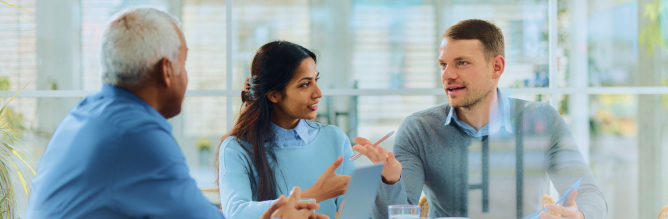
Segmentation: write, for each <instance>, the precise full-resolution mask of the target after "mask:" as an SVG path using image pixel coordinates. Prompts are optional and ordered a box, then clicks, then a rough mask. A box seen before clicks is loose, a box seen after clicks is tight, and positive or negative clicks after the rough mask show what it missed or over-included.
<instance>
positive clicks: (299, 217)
mask: <svg viewBox="0 0 668 219" xmlns="http://www.w3.org/2000/svg"><path fill="white" fill-rule="evenodd" d="M301 193H302V192H301V189H300V188H299V187H295V188H294V189H292V193H291V194H290V197H288V198H285V196H283V195H281V197H280V198H279V199H278V200H277V201H276V202H274V204H273V205H271V207H269V209H267V211H266V212H264V214H263V215H262V217H260V219H270V218H283V219H329V217H328V216H327V215H323V214H317V213H314V212H313V210H315V209H318V208H319V207H320V205H318V204H317V203H313V202H299V198H300V197H301Z"/></svg>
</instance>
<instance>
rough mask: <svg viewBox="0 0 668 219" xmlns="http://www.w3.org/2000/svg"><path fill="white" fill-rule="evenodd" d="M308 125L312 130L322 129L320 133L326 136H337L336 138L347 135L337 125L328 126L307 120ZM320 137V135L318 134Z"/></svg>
mask: <svg viewBox="0 0 668 219" xmlns="http://www.w3.org/2000/svg"><path fill="white" fill-rule="evenodd" d="M306 125H308V126H309V127H310V128H317V129H320V133H324V134H325V135H328V136H330V135H335V136H346V138H347V135H346V133H345V132H343V130H341V128H339V127H337V126H335V125H328V124H324V123H319V122H316V121H311V120H306ZM318 135H320V134H318Z"/></svg>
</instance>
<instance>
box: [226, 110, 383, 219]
mask: <svg viewBox="0 0 668 219" xmlns="http://www.w3.org/2000/svg"><path fill="white" fill-rule="evenodd" d="M271 126H272V130H273V131H274V132H275V134H276V140H275V141H274V142H270V143H268V144H267V148H271V149H273V150H274V152H275V154H276V157H277V159H278V161H277V163H276V164H275V165H273V170H274V174H275V176H276V183H277V187H278V188H277V190H278V193H279V196H280V194H283V195H286V196H288V195H289V193H290V191H291V190H292V188H293V187H295V186H299V187H300V188H301V189H302V191H304V190H306V189H308V188H310V187H311V186H313V184H314V183H315V182H316V180H318V178H319V177H320V176H321V175H322V173H323V172H324V171H325V169H327V168H328V167H329V166H330V165H332V163H334V161H335V160H336V159H337V158H338V157H339V156H343V163H342V164H341V166H339V167H338V168H337V169H336V174H340V175H351V174H352V172H353V170H354V169H355V163H354V162H351V161H349V160H348V158H350V157H351V156H352V155H353V151H352V147H351V145H350V140H349V139H348V136H346V134H345V133H343V131H341V129H339V128H337V127H336V126H331V125H322V124H319V123H316V122H311V121H307V120H302V121H300V122H299V124H298V125H297V126H296V127H295V128H294V129H291V130H286V129H282V128H280V127H278V126H276V125H274V124H272V125H271ZM281 142H282V143H281ZM240 143H241V144H243V146H242V145H241V144H240ZM271 145H273V146H271ZM244 147H246V148H250V145H249V144H248V143H247V142H245V141H238V139H237V138H236V137H234V136H232V137H228V138H226V139H225V140H223V142H222V144H221V145H220V153H219V155H218V156H219V157H218V159H219V177H220V180H219V182H218V183H219V184H218V186H219V189H220V203H221V206H222V209H223V214H224V215H225V217H228V218H259V217H260V216H261V215H262V213H263V212H264V211H266V210H267V209H268V208H269V206H271V204H272V203H274V202H275V200H268V201H257V200H256V199H255V196H253V191H252V190H251V183H250V178H249V176H250V175H249V174H251V173H252V174H255V175H256V176H257V172H256V171H255V168H254V167H249V164H250V165H252V156H250V155H249V154H248V153H246V150H245V149H244ZM251 151H252V150H251ZM342 201H343V196H339V197H336V198H332V199H329V200H325V201H321V202H320V203H319V204H320V209H318V210H316V212H317V213H321V214H326V215H328V216H329V217H330V218H334V214H336V211H337V210H338V209H339V206H340V204H341V202H342ZM369 210H371V209H369Z"/></svg>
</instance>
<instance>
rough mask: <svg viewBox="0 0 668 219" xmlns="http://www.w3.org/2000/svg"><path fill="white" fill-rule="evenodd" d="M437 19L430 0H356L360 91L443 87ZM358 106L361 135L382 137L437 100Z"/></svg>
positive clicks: (367, 99) (364, 99) (373, 99)
mask: <svg viewBox="0 0 668 219" xmlns="http://www.w3.org/2000/svg"><path fill="white" fill-rule="evenodd" d="M435 17H436V16H435V9H434V6H433V5H432V4H430V3H425V2H424V1H408V2H406V1H405V2H399V1H391V2H382V3H380V2H378V1H354V2H353V10H352V29H353V45H352V47H353V66H352V71H353V75H354V76H353V77H354V78H355V79H356V80H358V88H360V89H398V88H434V87H436V86H438V85H440V79H439V78H438V77H437V76H438V71H439V68H438V64H437V63H436V59H437V52H438V51H437V50H436V49H435V48H436V47H435V46H437V45H436V42H437V41H438V39H437V38H436V36H437V34H436V18H435ZM358 101H359V102H358V107H359V116H358V118H359V131H358V133H359V135H360V136H365V137H369V138H379V137H381V136H383V135H385V134H387V132H389V131H391V130H394V129H396V127H398V126H399V124H401V122H402V121H403V119H404V118H405V117H406V116H408V115H410V114H411V113H413V112H417V111H420V110H423V109H426V108H429V107H431V106H434V105H435V104H436V97H435V96H360V97H359V98H358ZM388 145H391V144H390V143H388Z"/></svg>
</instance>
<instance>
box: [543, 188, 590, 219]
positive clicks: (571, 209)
mask: <svg viewBox="0 0 668 219" xmlns="http://www.w3.org/2000/svg"><path fill="white" fill-rule="evenodd" d="M577 196H578V190H573V191H571V193H570V194H569V195H568V198H567V199H568V206H559V205H554V204H545V208H546V209H547V210H550V211H553V212H555V213H557V214H561V217H559V216H556V215H552V214H548V213H547V212H544V211H541V212H540V218H547V219H562V218H571V219H584V218H585V217H584V214H582V212H581V211H579V210H578V205H577V204H576V203H575V197H577Z"/></svg>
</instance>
